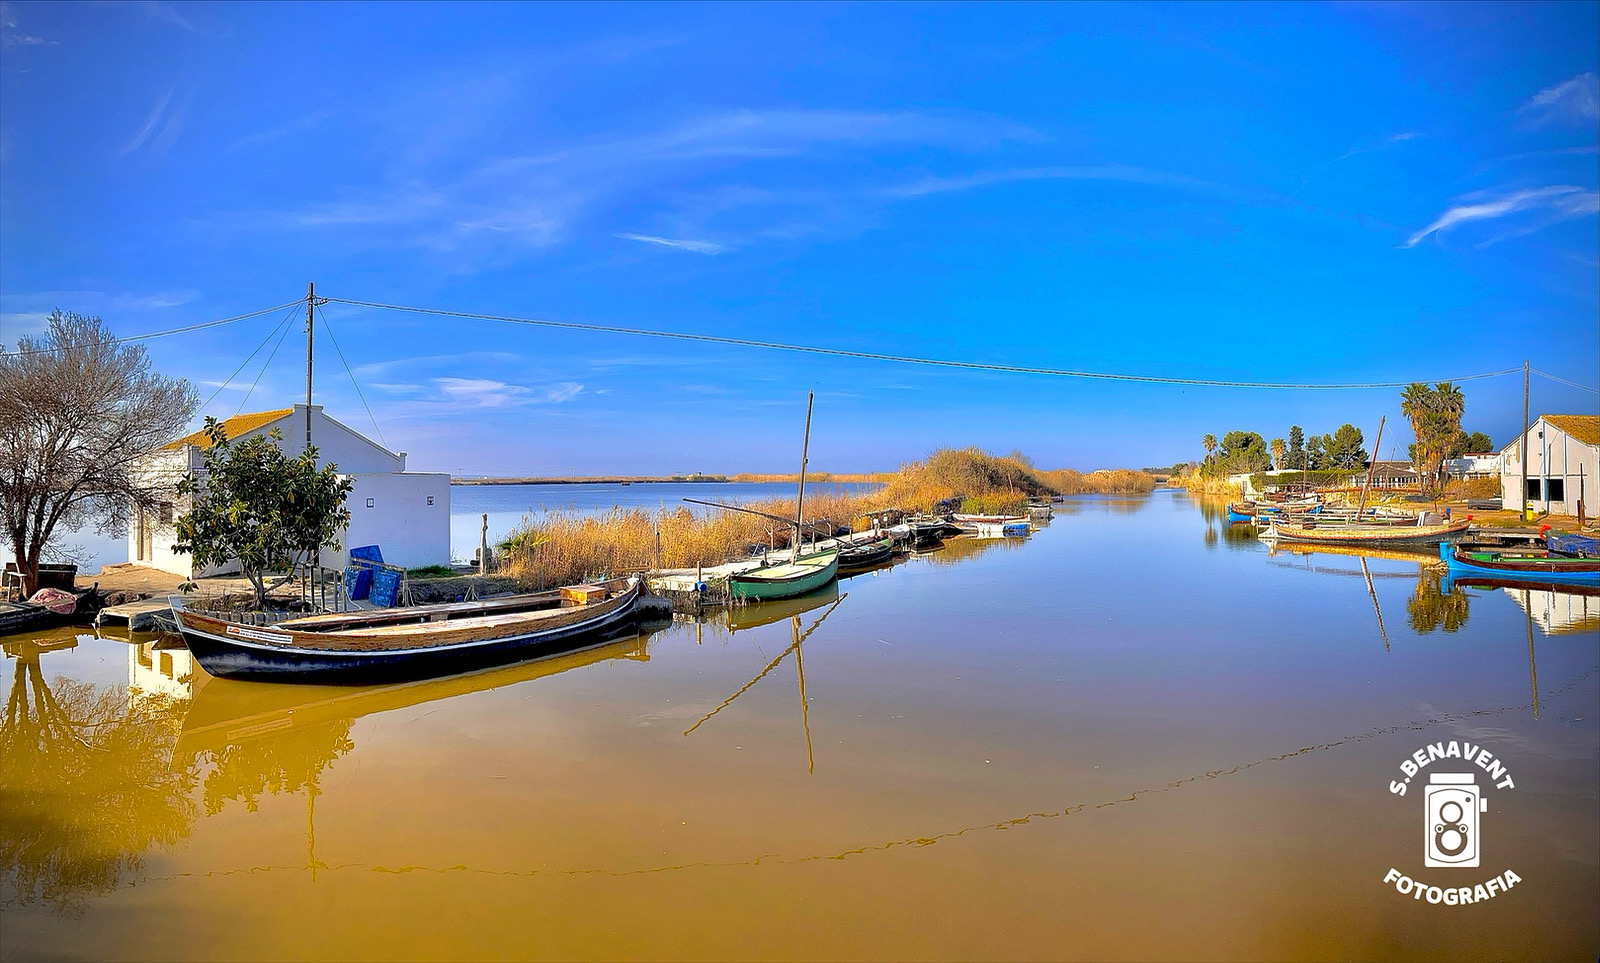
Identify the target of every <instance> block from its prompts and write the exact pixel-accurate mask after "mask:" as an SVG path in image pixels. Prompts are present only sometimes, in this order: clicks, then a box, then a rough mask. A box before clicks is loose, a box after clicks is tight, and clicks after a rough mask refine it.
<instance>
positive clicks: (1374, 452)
mask: <svg viewBox="0 0 1600 963" xmlns="http://www.w3.org/2000/svg"><path fill="white" fill-rule="evenodd" d="M1388 418H1389V416H1388V415H1384V416H1383V417H1382V418H1379V419H1378V438H1377V440H1376V441H1374V442H1373V443H1372V464H1370V465H1368V466H1367V481H1366V484H1364V485H1362V486H1361V504H1360V505H1358V506H1356V521H1357V522H1360V521H1361V513H1362V512H1365V511H1366V510H1367V492H1369V491H1371V490H1372V473H1373V471H1374V470H1376V469H1377V467H1378V446H1379V445H1381V444H1383V423H1384V422H1385V421H1386V420H1388Z"/></svg>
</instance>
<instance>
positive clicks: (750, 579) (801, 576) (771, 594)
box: [728, 549, 839, 602]
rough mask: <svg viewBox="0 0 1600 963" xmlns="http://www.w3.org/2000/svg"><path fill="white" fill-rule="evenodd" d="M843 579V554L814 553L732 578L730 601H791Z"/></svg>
mask: <svg viewBox="0 0 1600 963" xmlns="http://www.w3.org/2000/svg"><path fill="white" fill-rule="evenodd" d="M838 575H839V553H838V552H837V551H835V550H833V549H829V550H828V551H825V552H812V553H811V554H809V555H799V556H796V557H794V558H791V559H785V560H784V561H781V562H775V563H771V564H766V565H761V566H758V567H756V568H752V569H746V570H745V571H743V572H738V573H735V574H733V575H729V576H728V597H729V598H732V599H736V600H739V601H744V602H759V601H763V600H767V599H787V598H793V597H794V596H796V595H805V594H806V593H807V592H814V591H816V590H817V589H819V588H821V587H823V586H824V585H827V584H828V583H829V582H831V581H833V580H834V579H835V578H837V577H838Z"/></svg>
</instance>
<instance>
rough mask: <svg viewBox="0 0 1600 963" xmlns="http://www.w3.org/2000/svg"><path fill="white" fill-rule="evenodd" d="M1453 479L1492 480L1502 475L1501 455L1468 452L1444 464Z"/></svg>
mask: <svg viewBox="0 0 1600 963" xmlns="http://www.w3.org/2000/svg"><path fill="white" fill-rule="evenodd" d="M1444 470H1445V471H1446V472H1448V473H1449V475H1450V477H1451V478H1492V477H1494V476H1495V475H1498V474H1500V453H1499V452H1497V451H1491V452H1467V453H1466V454H1464V455H1462V456H1461V457H1460V458H1451V459H1449V460H1448V461H1446V462H1445V463H1444Z"/></svg>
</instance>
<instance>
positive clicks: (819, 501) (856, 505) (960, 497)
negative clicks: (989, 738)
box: [501, 448, 1155, 588]
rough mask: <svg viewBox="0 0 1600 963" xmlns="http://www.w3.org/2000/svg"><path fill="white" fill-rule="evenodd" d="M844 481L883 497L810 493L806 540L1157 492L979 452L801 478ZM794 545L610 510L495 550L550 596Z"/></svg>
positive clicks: (1140, 478) (1133, 477) (773, 527)
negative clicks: (949, 516) (906, 518)
mask: <svg viewBox="0 0 1600 963" xmlns="http://www.w3.org/2000/svg"><path fill="white" fill-rule="evenodd" d="M735 477H736V478H746V477H759V476H735ZM846 477H848V478H850V479H852V480H854V479H856V478H860V477H872V478H873V480H879V481H882V482H883V486H884V487H883V488H881V489H879V490H878V491H875V492H871V493H867V494H846V493H834V492H817V493H808V494H807V497H806V503H805V508H806V512H805V521H806V522H807V525H808V529H807V531H808V536H807V537H812V536H811V535H810V534H809V533H810V532H811V530H812V529H811V526H812V525H813V524H815V525H816V526H820V527H824V528H825V529H826V530H827V531H829V532H833V531H841V530H854V531H860V530H863V529H866V528H868V527H870V525H871V520H870V517H871V516H872V515H873V514H874V513H880V512H884V511H886V510H889V509H899V510H903V511H922V512H929V511H935V510H939V509H944V510H948V509H950V508H956V509H958V510H960V511H966V512H971V513H974V514H1013V513H1016V512H1019V511H1021V510H1022V507H1023V506H1024V504H1026V502H1027V501H1028V500H1029V499H1030V498H1040V497H1046V496H1050V495H1055V494H1076V493H1079V492H1103V493H1119V494H1139V493H1145V492H1149V491H1151V490H1152V489H1154V488H1155V479H1154V478H1153V477H1151V476H1150V475H1147V474H1145V473H1144V472H1135V471H1126V470H1119V471H1108V472H1107V471H1102V472H1091V473H1089V474H1087V475H1085V474H1081V473H1079V472H1075V471H1070V470H1063V471H1054V472H1041V471H1038V470H1037V469H1035V468H1034V467H1033V465H1032V464H1031V463H1029V461H1028V460H1027V458H1025V457H1023V456H1022V455H1020V454H1016V453H1013V454H1011V455H1004V456H998V455H991V454H989V453H987V452H984V451H981V450H979V449H977V448H959V449H957V448H944V449H940V450H938V451H935V452H933V453H932V454H931V455H929V456H928V457H927V459H925V460H923V461H920V462H912V463H910V464H907V465H902V466H901V468H900V470H899V471H897V472H894V473H893V474H889V475H880V476H839V475H832V476H827V475H815V474H812V473H810V472H808V473H807V474H806V479H807V481H808V482H809V481H813V480H816V481H825V480H831V481H839V480H842V479H843V478H846ZM790 480H793V476H790ZM742 507H744V508H752V509H755V510H757V511H762V512H766V513H768V514H770V515H776V516H779V517H780V518H793V517H794V512H795V502H794V499H792V498H787V499H770V500H764V501H758V502H748V503H744V504H743V505H742ZM792 537H793V526H792V525H791V524H785V523H782V522H778V521H776V520H773V519H767V518H761V517H758V516H755V515H746V514H743V513H739V512H720V511H715V510H712V511H711V512H710V513H709V514H699V513H697V512H692V511H690V510H689V509H688V508H685V507H675V508H662V509H660V510H657V511H651V510H649V509H644V508H613V509H611V510H609V511H606V512H601V513H599V514H585V513H580V512H577V511H556V512H550V513H547V514H546V515H544V516H543V517H542V518H541V519H540V520H538V521H537V522H534V521H533V520H532V519H528V520H525V521H524V523H523V525H522V526H521V527H520V528H519V529H518V530H517V531H515V532H513V533H512V534H511V536H510V537H509V538H508V539H506V541H505V542H504V543H502V563H501V570H502V571H503V572H504V573H506V574H508V575H511V576H513V577H514V578H516V579H517V580H518V581H519V582H521V583H522V584H524V585H527V586H529V587H532V588H548V587H550V586H555V585H570V584H574V583H578V582H584V581H588V580H590V579H596V578H599V577H601V576H616V575H620V574H623V573H627V572H641V571H647V570H650V569H662V568H676V569H686V568H694V567H696V566H707V567H709V566H714V565H721V564H723V563H725V562H727V561H730V560H732V559H737V558H744V557H748V556H749V555H750V554H751V553H753V552H760V551H761V550H762V549H763V548H766V549H774V548H783V547H786V546H787V545H788V544H789V540H790V539H791V538H792Z"/></svg>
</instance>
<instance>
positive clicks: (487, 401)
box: [433, 378, 583, 408]
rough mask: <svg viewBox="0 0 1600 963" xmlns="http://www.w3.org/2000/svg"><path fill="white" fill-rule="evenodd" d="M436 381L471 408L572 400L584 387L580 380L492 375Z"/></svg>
mask: <svg viewBox="0 0 1600 963" xmlns="http://www.w3.org/2000/svg"><path fill="white" fill-rule="evenodd" d="M433 380H434V384H436V385H438V387H439V390H440V391H441V392H442V393H443V394H444V396H445V398H446V399H448V400H449V401H450V402H451V403H453V404H458V405H463V406H465V407H469V408H511V407H516V406H519V405H552V404H560V403H562V402H564V401H571V400H572V399H573V398H576V397H577V396H578V394H579V393H580V392H582V391H583V385H581V384H579V383H578V382H576V381H561V382H557V383H555V384H550V385H541V386H538V387H529V386H527V385H517V384H508V383H507V382H504V381H496V380H494V379H492V378H435V379H433Z"/></svg>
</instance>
